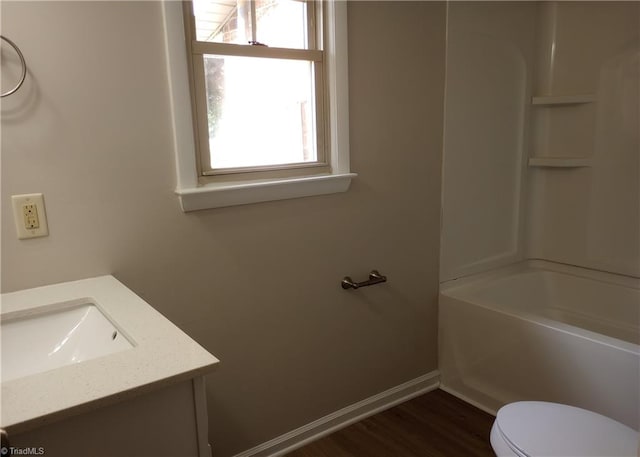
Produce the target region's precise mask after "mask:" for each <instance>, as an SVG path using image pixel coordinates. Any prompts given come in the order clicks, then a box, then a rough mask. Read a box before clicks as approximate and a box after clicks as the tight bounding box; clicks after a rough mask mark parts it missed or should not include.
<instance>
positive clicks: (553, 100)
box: [531, 94, 596, 106]
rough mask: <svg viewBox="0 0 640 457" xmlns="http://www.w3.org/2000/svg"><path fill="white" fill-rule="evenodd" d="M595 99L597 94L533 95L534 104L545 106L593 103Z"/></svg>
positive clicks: (532, 102)
mask: <svg viewBox="0 0 640 457" xmlns="http://www.w3.org/2000/svg"><path fill="white" fill-rule="evenodd" d="M595 101H596V96H595V94H581V95H544V96H539V97H531V104H532V105H543V106H562V105H581V104H584V103H593V102H595Z"/></svg>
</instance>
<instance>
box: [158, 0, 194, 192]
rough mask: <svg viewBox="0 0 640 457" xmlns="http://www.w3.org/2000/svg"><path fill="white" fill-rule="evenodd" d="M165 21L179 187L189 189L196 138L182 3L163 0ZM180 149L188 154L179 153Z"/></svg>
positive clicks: (191, 185) (172, 123)
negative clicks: (194, 136)
mask: <svg viewBox="0 0 640 457" xmlns="http://www.w3.org/2000/svg"><path fill="white" fill-rule="evenodd" d="M162 18H163V20H164V36H165V50H166V59H167V75H168V79H169V101H170V103H171V125H172V126H173V147H174V151H175V154H176V174H177V178H178V182H177V183H176V184H177V188H178V189H186V188H190V187H196V186H197V185H198V175H197V172H196V170H197V165H196V154H195V150H196V145H195V142H194V138H193V118H192V113H191V101H190V99H191V96H190V94H189V72H188V68H187V65H188V63H187V44H186V41H185V34H184V22H183V20H182V2H175V1H169V0H167V1H164V2H162ZM181 151H184V152H185V153H183V154H180V152H181Z"/></svg>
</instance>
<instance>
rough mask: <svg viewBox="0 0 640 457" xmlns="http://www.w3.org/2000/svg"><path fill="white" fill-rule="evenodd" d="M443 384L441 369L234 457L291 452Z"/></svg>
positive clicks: (258, 456)
mask: <svg viewBox="0 0 640 457" xmlns="http://www.w3.org/2000/svg"><path fill="white" fill-rule="evenodd" d="M439 385H440V372H439V371H438V370H434V371H431V372H430V373H427V374H425V375H422V376H420V377H418V378H415V379H412V380H410V381H407V382H405V383H403V384H400V385H399V386H396V387H393V388H391V389H389V390H385V391H384V392H381V393H379V394H377V395H374V396H372V397H369V398H366V399H364V400H362V401H359V402H357V403H354V404H353V405H350V406H347V407H346V408H342V409H340V410H338V411H336V412H334V413H332V414H329V415H327V416H324V417H322V418H320V419H318V420H316V421H313V422H311V423H309V424H307V425H304V426H302V427H300V428H297V429H295V430H292V431H290V432H288V433H285V434H284V435H281V436H279V437H277V438H274V439H272V440H270V441H267V442H266V443H263V444H260V445H259V446H256V447H253V448H251V449H249V450H246V451H244V452H241V453H240V454H236V455H235V456H234V457H277V456H281V455H284V454H287V453H289V452H291V451H293V450H295V449H298V448H300V447H302V446H304V445H305V444H308V443H310V442H312V441H315V440H317V439H319V438H322V437H323V436H326V435H329V434H330V433H333V432H335V431H337V430H340V429H342V428H344V427H347V426H349V425H351V424H353V423H354V422H358V421H360V420H362V419H365V418H367V417H369V416H372V415H374V414H377V413H379V412H381V411H384V410H386V409H389V408H391V407H393V406H396V405H398V404H400V403H403V402H405V401H407V400H410V399H412V398H415V397H418V396H420V395H422V394H424V393H427V392H430V391H432V390H435V389H437V388H438V386H439Z"/></svg>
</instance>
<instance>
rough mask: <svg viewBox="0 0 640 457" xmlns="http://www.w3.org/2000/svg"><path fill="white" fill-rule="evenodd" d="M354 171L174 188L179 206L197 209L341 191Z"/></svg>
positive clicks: (353, 175)
mask: <svg viewBox="0 0 640 457" xmlns="http://www.w3.org/2000/svg"><path fill="white" fill-rule="evenodd" d="M355 176H357V175H356V174H355V173H346V174H341V175H336V174H333V175H317V176H304V177H300V178H287V179H278V180H271V181H260V182H251V181H249V182H240V183H239V182H228V183H216V184H208V185H206V186H202V187H194V188H186V189H178V190H176V194H178V195H179V196H180V201H181V203H182V210H183V211H185V212H188V211H197V210H201V209H207V208H220V207H223V206H236V205H246V204H248V203H258V202H267V201H272V200H286V199H289V198H299V197H310V196H313V195H325V194H334V193H338V192H345V191H346V190H347V189H348V188H349V184H350V183H351V178H353V177H355Z"/></svg>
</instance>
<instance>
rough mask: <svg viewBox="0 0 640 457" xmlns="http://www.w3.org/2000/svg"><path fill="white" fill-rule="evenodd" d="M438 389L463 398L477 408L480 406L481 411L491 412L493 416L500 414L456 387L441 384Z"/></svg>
mask: <svg viewBox="0 0 640 457" xmlns="http://www.w3.org/2000/svg"><path fill="white" fill-rule="evenodd" d="M438 389H440V390H443V391H445V392H446V393H448V394H450V395H453V396H454V397H456V398H458V399H460V400H462V401H463V402H465V403H468V404H470V405H471V406H475V407H476V408H478V409H479V410H481V411H484V412H485V413H487V414H491V415H492V416H494V417H495V416H496V414H498V411H497V410H495V409H492V408H489V407H488V406H486V405H483V404H482V403H480V402H478V401H475V400H473V399H471V398H469V397H467V396H466V395H463V394H461V393H460V392H458V391H457V390H455V389H452V388H451V387H447V386H445V385H444V384H440V386H439V387H438Z"/></svg>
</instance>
